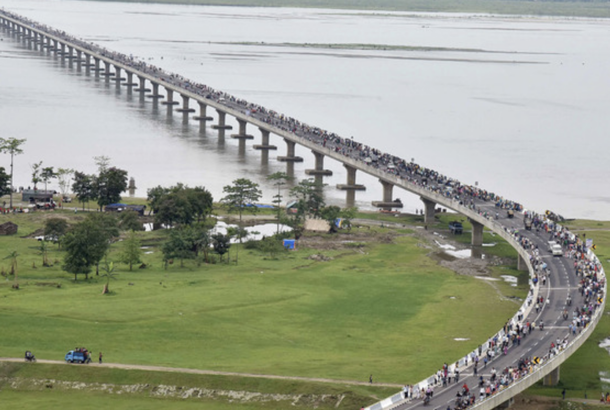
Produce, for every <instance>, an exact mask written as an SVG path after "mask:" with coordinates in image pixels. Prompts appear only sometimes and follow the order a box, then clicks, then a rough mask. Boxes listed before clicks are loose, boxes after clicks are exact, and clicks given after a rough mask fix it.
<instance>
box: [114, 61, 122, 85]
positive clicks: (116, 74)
mask: <svg viewBox="0 0 610 410" xmlns="http://www.w3.org/2000/svg"><path fill="white" fill-rule="evenodd" d="M114 81H116V82H117V85H119V84H121V81H123V78H121V67H120V66H118V65H115V66H114Z"/></svg>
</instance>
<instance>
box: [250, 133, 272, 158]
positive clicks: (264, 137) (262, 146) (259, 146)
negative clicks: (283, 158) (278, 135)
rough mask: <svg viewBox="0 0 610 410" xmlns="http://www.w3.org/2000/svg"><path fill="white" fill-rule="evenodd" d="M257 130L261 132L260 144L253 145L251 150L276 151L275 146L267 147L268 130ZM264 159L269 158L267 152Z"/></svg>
mask: <svg viewBox="0 0 610 410" xmlns="http://www.w3.org/2000/svg"><path fill="white" fill-rule="evenodd" d="M259 130H261V136H262V138H261V144H257V145H253V146H252V148H254V149H259V150H262V151H269V150H276V149H277V147H276V146H275V145H269V130H266V129H264V128H259ZM266 157H267V158H269V153H268V152H267V155H266Z"/></svg>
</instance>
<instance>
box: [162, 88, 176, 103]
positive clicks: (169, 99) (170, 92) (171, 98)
mask: <svg viewBox="0 0 610 410" xmlns="http://www.w3.org/2000/svg"><path fill="white" fill-rule="evenodd" d="M165 92H167V98H166V100H165V101H163V102H162V103H161V104H164V105H178V104H179V103H178V101H174V90H172V89H171V88H167V87H165Z"/></svg>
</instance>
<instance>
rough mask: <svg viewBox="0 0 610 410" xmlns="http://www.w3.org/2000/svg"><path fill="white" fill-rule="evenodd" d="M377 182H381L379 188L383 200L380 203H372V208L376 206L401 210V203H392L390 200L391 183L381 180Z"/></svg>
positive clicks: (392, 188)
mask: <svg viewBox="0 0 610 410" xmlns="http://www.w3.org/2000/svg"><path fill="white" fill-rule="evenodd" d="M379 182H381V186H382V187H383V200H382V201H373V202H372V204H373V206H376V207H378V208H389V209H392V208H402V207H403V205H402V202H400V201H394V200H393V199H392V192H393V190H394V184H392V183H391V182H388V181H384V180H383V179H380V180H379Z"/></svg>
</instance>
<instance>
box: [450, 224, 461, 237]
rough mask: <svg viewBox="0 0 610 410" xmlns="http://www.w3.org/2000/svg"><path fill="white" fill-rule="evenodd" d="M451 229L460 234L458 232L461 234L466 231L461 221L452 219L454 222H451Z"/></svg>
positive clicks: (455, 233) (452, 231) (453, 232)
mask: <svg viewBox="0 0 610 410" xmlns="http://www.w3.org/2000/svg"><path fill="white" fill-rule="evenodd" d="M449 230H450V231H451V233H452V234H454V235H458V234H461V233H462V232H464V227H463V226H462V223H461V222H458V221H452V222H449Z"/></svg>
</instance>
